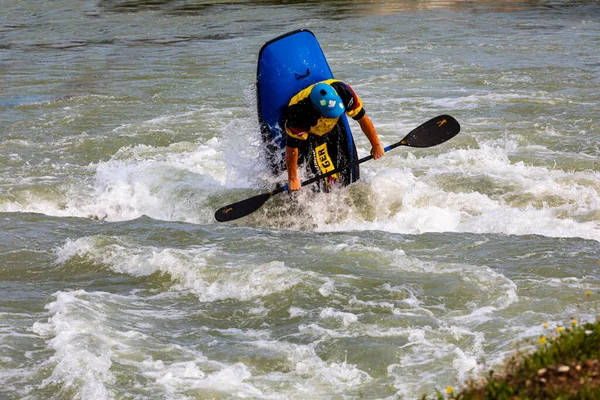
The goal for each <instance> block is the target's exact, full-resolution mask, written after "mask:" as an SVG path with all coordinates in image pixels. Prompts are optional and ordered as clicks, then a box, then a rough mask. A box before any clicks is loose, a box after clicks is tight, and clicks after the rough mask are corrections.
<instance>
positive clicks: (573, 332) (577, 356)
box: [423, 320, 600, 400]
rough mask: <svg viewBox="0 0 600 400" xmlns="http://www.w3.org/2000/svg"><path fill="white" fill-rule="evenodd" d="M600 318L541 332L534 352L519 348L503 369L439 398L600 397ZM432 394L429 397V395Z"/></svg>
mask: <svg viewBox="0 0 600 400" xmlns="http://www.w3.org/2000/svg"><path fill="white" fill-rule="evenodd" d="M599 359H600V320H598V321H596V322H595V323H586V324H584V325H582V326H576V324H575V321H573V327H572V328H568V329H560V328H559V331H557V334H556V335H555V336H554V337H550V338H548V337H546V336H542V337H540V341H539V345H538V347H537V349H536V350H535V351H534V352H533V353H531V352H530V353H522V352H517V353H516V354H515V355H514V356H513V357H511V359H510V360H507V361H506V365H505V366H504V367H502V369H501V371H497V372H496V371H490V372H489V373H488V375H487V376H486V377H485V378H483V379H480V380H479V381H478V382H476V381H470V382H468V383H467V386H466V387H465V388H464V389H463V390H462V391H459V392H453V391H449V392H450V393H447V394H446V395H444V394H442V393H441V392H439V391H437V392H436V395H435V396H434V398H435V399H438V400H442V399H457V400H472V399H473V400H474V399H499V400H501V399H507V400H508V399H510V400H513V399H553V400H554V399H556V400H558V399H564V400H566V399H591V400H593V399H600V362H599ZM426 399H428V397H427V396H424V397H423V400H426Z"/></svg>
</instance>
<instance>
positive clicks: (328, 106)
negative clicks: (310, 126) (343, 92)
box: [310, 82, 346, 118]
mask: <svg viewBox="0 0 600 400" xmlns="http://www.w3.org/2000/svg"><path fill="white" fill-rule="evenodd" d="M310 100H311V101H312V103H313V104H314V105H315V107H317V109H318V110H319V111H320V112H321V114H323V115H324V116H325V117H327V118H337V117H339V116H340V115H342V114H343V113H344V111H346V107H345V106H344V103H343V102H342V99H341V97H340V95H339V94H337V92H336V91H335V89H334V88H333V87H332V86H331V85H328V84H327V83H323V82H321V83H317V84H316V85H315V86H313V88H312V89H311V90H310Z"/></svg>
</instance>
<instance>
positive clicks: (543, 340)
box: [540, 336, 546, 344]
mask: <svg viewBox="0 0 600 400" xmlns="http://www.w3.org/2000/svg"><path fill="white" fill-rule="evenodd" d="M544 343H546V336H541V337H540V344H544Z"/></svg>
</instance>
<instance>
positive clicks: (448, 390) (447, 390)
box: [446, 386, 454, 394]
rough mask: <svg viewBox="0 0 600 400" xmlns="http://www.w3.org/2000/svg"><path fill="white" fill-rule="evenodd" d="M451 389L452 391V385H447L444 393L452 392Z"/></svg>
mask: <svg viewBox="0 0 600 400" xmlns="http://www.w3.org/2000/svg"><path fill="white" fill-rule="evenodd" d="M453 391H454V388H453V387H452V386H448V387H447V388H446V393H448V394H450V393H452V392H453Z"/></svg>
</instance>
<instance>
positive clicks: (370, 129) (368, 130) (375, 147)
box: [358, 114, 385, 160]
mask: <svg viewBox="0 0 600 400" xmlns="http://www.w3.org/2000/svg"><path fill="white" fill-rule="evenodd" d="M358 123H359V125H360V129H362V131H363V132H364V134H365V136H366V137H367V139H369V143H371V155H372V156H373V158H374V159H376V160H377V159H378V158H381V157H383V154H384V153H385V150H383V146H381V143H379V137H378V136H377V131H376V130H375V126H374V125H373V122H372V121H371V118H369V116H368V115H367V114H365V115H363V117H362V118H361V119H359V120H358Z"/></svg>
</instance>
